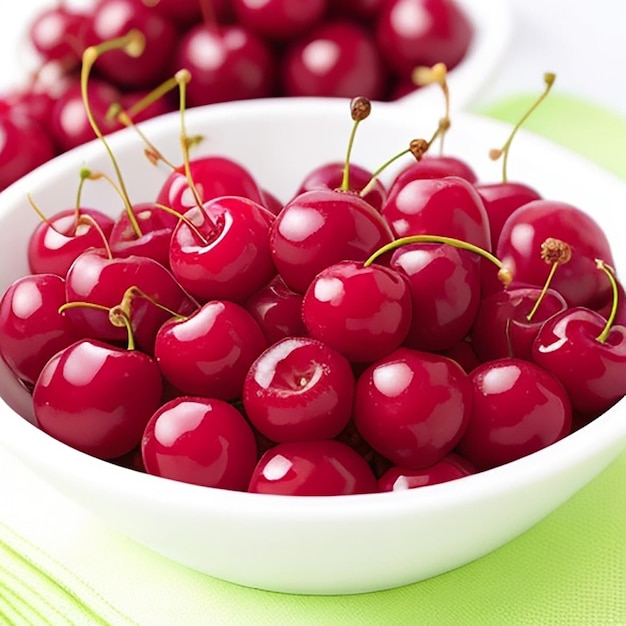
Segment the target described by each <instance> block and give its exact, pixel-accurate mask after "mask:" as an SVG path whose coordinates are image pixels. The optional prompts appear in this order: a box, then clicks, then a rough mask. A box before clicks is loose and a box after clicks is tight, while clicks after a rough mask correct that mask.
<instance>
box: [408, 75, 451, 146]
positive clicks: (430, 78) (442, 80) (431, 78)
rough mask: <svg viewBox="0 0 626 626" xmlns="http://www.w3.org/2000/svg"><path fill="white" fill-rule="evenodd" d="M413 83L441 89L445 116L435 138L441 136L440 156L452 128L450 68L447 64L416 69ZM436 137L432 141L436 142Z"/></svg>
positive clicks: (440, 122)
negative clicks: (437, 86)
mask: <svg viewBox="0 0 626 626" xmlns="http://www.w3.org/2000/svg"><path fill="white" fill-rule="evenodd" d="M412 80H413V83H414V84H415V85H416V86H417V87H424V86H426V85H431V84H433V83H437V84H438V85H439V87H441V91H442V92H443V99H444V114H443V117H442V118H441V119H440V120H439V128H438V130H437V133H436V134H435V137H437V136H439V137H440V140H439V154H440V155H441V154H443V151H444V150H443V148H444V145H443V143H444V138H445V135H446V132H448V129H449V128H450V88H449V87H448V68H447V66H446V64H445V63H435V65H433V66H432V67H424V66H419V67H416V68H415V70H414V71H413V74H412ZM435 137H433V139H432V140H431V143H432V141H434V139H435Z"/></svg>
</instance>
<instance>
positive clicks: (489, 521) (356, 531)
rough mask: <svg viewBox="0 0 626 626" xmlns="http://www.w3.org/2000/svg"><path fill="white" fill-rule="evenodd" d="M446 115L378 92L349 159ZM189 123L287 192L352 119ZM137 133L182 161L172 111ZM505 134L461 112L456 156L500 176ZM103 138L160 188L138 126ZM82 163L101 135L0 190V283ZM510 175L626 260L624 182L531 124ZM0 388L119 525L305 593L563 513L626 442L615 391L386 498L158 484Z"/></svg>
mask: <svg viewBox="0 0 626 626" xmlns="http://www.w3.org/2000/svg"><path fill="white" fill-rule="evenodd" d="M439 115H440V111H439V109H438V108H437V109H428V108H423V109H422V110H419V111H416V110H415V109H414V107H413V106H411V107H407V106H400V105H398V104H397V103H393V104H386V103H385V104H382V103H381V104H377V103H375V104H374V107H373V110H372V114H371V115H370V118H369V119H368V120H367V121H365V122H364V123H363V124H362V125H361V127H360V129H359V134H358V136H357V140H356V144H355V148H354V158H353V160H354V162H355V163H359V164H362V165H364V166H366V167H370V168H372V167H375V166H377V165H379V164H380V163H382V162H383V161H385V160H386V159H387V158H388V157H389V156H390V155H392V154H394V153H395V152H397V151H399V150H400V149H402V148H403V147H405V146H406V145H407V141H408V139H409V138H411V137H413V136H429V135H430V132H431V131H432V128H433V127H434V125H435V124H436V122H437V120H438V118H439ZM186 119H187V128H188V132H189V133H190V134H204V135H205V136H206V140H205V142H204V143H203V144H202V147H201V149H202V150H203V151H206V152H214V153H220V154H223V155H227V156H230V157H232V158H235V159H237V160H239V161H241V162H242V163H244V164H246V165H247V166H248V167H249V168H250V169H251V171H252V172H253V174H254V175H255V176H256V177H257V178H258V180H259V181H261V183H262V185H263V186H264V187H266V188H268V189H269V190H271V191H273V192H274V193H275V194H277V195H278V196H279V197H281V198H283V199H286V198H288V197H289V196H290V195H291V194H292V193H293V191H294V190H295V188H296V186H297V183H298V182H299V180H300V179H301V178H302V177H303V176H304V175H305V173H307V172H308V171H309V170H310V169H311V168H312V167H314V166H316V165H319V164H321V163H323V162H326V161H329V160H336V159H338V158H339V159H340V158H342V157H343V155H344V153H345V145H346V140H347V137H348V135H349V132H350V128H351V123H352V122H351V120H350V117H349V111H348V103H347V101H344V100H318V99H296V100H287V99H282V100H270V101H262V100H261V101H249V102H239V103H229V104H224V105H214V106H212V107H206V108H198V109H194V110H191V111H189V112H188V115H187V118H186ZM143 128H144V131H145V132H146V133H147V135H148V136H149V137H150V138H151V139H152V141H153V142H154V143H155V144H156V145H157V146H159V147H160V148H161V149H162V151H163V152H164V154H166V155H167V156H168V157H169V158H171V159H173V160H180V149H179V117H178V115H177V114H172V115H169V116H166V117H164V118H160V119H154V120H151V121H150V122H148V123H146V124H145V125H144V127H143ZM508 132H509V128H508V127H507V126H506V125H504V124H501V123H496V122H493V121H488V120H485V119H481V118H478V117H474V116H471V115H466V114H456V116H455V117H454V119H453V126H452V130H451V131H450V134H449V137H448V138H447V140H446V149H447V153H448V154H451V155H458V156H461V157H462V158H465V159H467V160H468V161H469V162H470V163H471V164H472V166H473V167H474V168H475V169H476V171H477V172H478V173H479V175H480V176H481V178H482V179H483V180H495V179H497V178H498V177H499V172H500V165H499V164H498V163H493V162H491V161H489V159H488V156H487V153H488V150H489V149H490V148H491V147H493V146H499V145H501V144H502V142H503V141H504V139H505V138H506V136H507V135H508ZM109 141H110V145H111V147H112V150H113V152H114V154H115V155H117V157H118V159H119V162H120V166H121V168H122V171H123V172H125V179H126V182H127V185H128V189H129V193H130V195H131V198H132V199H133V200H134V201H141V200H145V199H150V198H153V197H154V194H155V190H156V188H157V185H158V184H159V183H161V182H162V180H163V179H164V177H165V172H164V171H163V170H160V169H158V168H154V167H153V166H151V165H149V164H148V163H147V161H146V160H145V159H144V158H143V156H142V149H143V146H142V143H141V141H140V140H139V139H138V137H137V136H136V134H135V133H134V131H132V130H125V131H122V132H120V133H118V134H116V135H114V136H112V137H111V138H110V140H109ZM407 162H408V161H403V162H402V163H407ZM83 163H85V164H87V165H89V167H90V168H91V169H92V170H106V171H108V172H111V167H110V163H109V160H108V158H107V156H106V154H105V151H104V149H103V147H102V146H101V145H100V144H99V143H97V142H94V143H91V144H88V145H86V146H83V147H80V148H78V149H76V150H74V151H72V152H69V153H66V154H64V155H62V156H60V157H58V158H57V159H55V160H54V161H52V162H50V163H47V164H45V165H43V166H42V167H41V168H39V169H38V170H36V171H34V172H32V173H31V174H29V175H28V176H27V177H25V178H24V179H22V180H20V181H18V182H17V183H15V184H14V185H13V186H11V187H10V188H9V189H7V190H6V191H4V192H3V193H2V194H1V195H0V258H1V259H2V261H1V262H0V289H2V290H4V289H5V288H6V286H7V285H8V284H9V282H10V281H12V280H14V279H15V278H17V277H18V276H20V275H23V274H24V273H26V272H27V265H26V255H25V248H26V240H27V237H28V235H29V233H30V231H31V229H32V228H33V227H34V226H35V224H36V223H37V219H38V218H37V216H36V215H35V214H34V212H33V211H32V209H31V208H30V207H29V206H28V204H27V202H26V199H25V198H26V194H27V193H31V194H32V196H33V198H34V199H35V201H36V202H38V203H39V204H40V206H41V208H42V210H43V211H44V212H46V213H47V214H51V213H53V212H54V211H56V210H59V209H62V208H66V207H67V206H72V204H73V202H74V195H75V190H76V185H77V183H78V174H79V170H80V167H81V165H82V164H83ZM400 165H401V164H399V166H400ZM509 176H510V178H511V179H517V180H523V181H525V182H527V183H528V184H531V185H533V186H534V187H536V188H537V189H538V190H539V191H540V192H541V193H542V194H543V195H544V196H545V197H549V198H554V199H560V200H564V201H567V202H571V203H573V204H575V205H577V206H579V207H580V208H582V209H584V210H587V211H589V212H591V213H592V215H593V216H594V217H595V218H596V219H597V220H598V222H599V223H600V224H601V226H602V227H603V228H604V229H605V230H606V232H607V233H608V237H609V239H610V240H611V242H612V244H613V248H614V254H615V261H616V265H617V267H618V268H625V267H626V258H625V257H626V248H625V247H624V246H623V245H621V241H620V233H621V232H623V226H624V224H623V218H622V217H620V216H622V215H623V207H624V206H626V186H624V184H622V183H621V182H619V181H618V180H617V179H615V178H614V177H613V176H611V175H609V174H607V173H605V172H603V171H601V170H600V169H598V168H597V167H595V166H594V165H592V164H590V163H587V162H586V161H584V160H582V159H580V158H578V157H576V156H574V155H572V154H570V153H568V152H567V151H565V150H563V149H560V148H558V147H556V146H554V145H551V144H550V143H548V142H546V141H544V140H541V139H540V138H538V137H535V136H533V135H530V134H528V133H525V132H521V133H520V134H519V135H518V136H517V138H516V140H515V144H514V149H513V152H512V154H511V158H510V162H509ZM85 204H86V205H90V204H91V205H93V206H98V207H108V208H109V209H110V210H114V211H118V210H119V200H118V199H117V198H116V196H115V195H114V194H113V192H111V193H108V191H107V186H106V185H99V184H93V185H87V186H86V195H85ZM620 220H622V221H621V222H620ZM0 365H1V364H0ZM0 395H1V396H2V397H3V398H4V400H3V401H0V443H2V444H3V445H4V446H6V448H8V449H9V450H10V451H12V452H13V453H14V454H15V455H17V457H19V458H20V459H21V460H22V461H23V462H24V463H25V464H26V465H27V466H28V467H30V468H32V469H33V470H34V471H35V472H36V473H38V474H39V475H40V476H41V477H43V479H44V480H45V481H47V482H48V483H49V484H51V485H53V486H55V487H56V488H57V489H58V490H60V491H61V492H63V493H65V494H67V495H69V496H70V497H71V498H73V499H74V500H75V501H76V502H78V503H80V504H81V505H83V506H84V507H86V508H87V509H88V510H90V511H91V512H93V513H94V514H95V515H96V516H98V517H99V518H101V519H102V520H104V521H105V522H106V523H107V524H109V525H110V526H111V527H113V528H115V529H117V530H118V531H121V532H122V533H125V534H126V535H128V536H129V537H132V538H133V539H135V540H137V541H138V542H140V543H142V544H144V545H145V546H148V547H149V548H152V549H153V550H155V551H157V552H159V553H161V554H163V555H165V556H167V557H169V558H171V559H173V560H175V561H178V562H180V563H183V564H185V565H187V566H189V567H191V568H194V569H197V570H200V571H202V572H205V573H207V574H210V575H213V576H216V577H218V578H222V579H225V580H228V581H233V582H236V583H240V584H243V585H248V586H253V587H258V588H262V589H268V590H275V591H283V592H296V593H307V594H345V593H356V592H365V591H372V590H380V589H385V588H391V587H395V586H399V585H404V584H407V583H411V582H415V581H419V580H422V579H425V578H427V577H430V576H434V575H436V574H440V573H442V572H445V571H447V570H450V569H453V568H455V567H458V566H460V565H463V564H465V563H468V562H469V561H472V560H474V559H477V558H479V557H481V556H482V555H485V554H486V553H488V552H490V551H492V550H494V549H495V548H498V547H499V546H501V545H503V544H504V543H506V542H508V541H509V540H511V539H512V538H514V537H516V536H517V535H519V534H520V533H522V532H523V531H525V530H526V529H528V528H530V527H531V526H532V525H533V524H535V523H536V522H538V521H539V520H541V519H542V518H543V517H544V516H546V515H547V514H548V513H550V512H551V511H553V510H554V509H556V508H557V507H558V506H559V505H560V504H562V503H563V502H564V501H566V500H567V499H568V498H569V497H570V496H572V495H573V494H574V493H575V492H576V491H578V490H579V489H580V488H581V487H582V486H583V485H585V484H586V483H587V482H588V481H589V480H590V479H592V478H593V477H594V476H596V475H597V474H598V473H599V472H601V471H602V470H603V469H604V468H605V467H606V466H607V465H608V464H609V463H610V462H611V461H612V460H613V459H615V458H616V457H617V456H618V454H619V453H620V452H621V451H622V450H623V449H624V448H625V447H626V404H625V402H624V401H622V402H620V403H618V404H617V405H616V406H614V407H613V408H612V409H611V410H610V411H608V412H607V413H605V414H604V415H602V416H601V417H600V418H598V419H597V420H596V421H594V422H593V423H591V424H589V425H588V426H586V427H585V428H583V429H581V430H579V431H577V432H575V433H573V434H572V435H570V436H568V437H567V438H565V439H563V440H561V441H559V442H558V443H556V444H554V445H552V446H551V447H549V448H546V449H544V450H542V451H540V452H537V453H535V454H532V455H530V456H528V457H525V458H523V459H520V460H518V461H515V462H513V463H510V464H508V465H505V466H502V467H499V468H496V469H493V470H489V471H486V472H483V473H480V474H476V475H473V476H469V477H466V478H463V479H461V480H458V481H453V482H449V483H445V484H441V485H435V486H429V487H424V488H421V489H414V490H410V491H405V492H395V493H384V494H368V495H358V496H340V497H308V498H307V497H284V496H282V497H281V496H266V495H258V494H246V493H238V492H230V491H221V490H216V489H210V488H204V487H199V486H194V485H189V484H183V483H177V482H174V481H170V480H164V479H161V478H158V477H154V476H149V475H146V474H142V473H139V472H135V471H131V470H127V469H124V468H121V467H118V466H116V465H113V464H110V463H107V462H103V461H100V460H97V459H95V458H91V457H89V456H87V455H85V454H82V453H80V452H77V451H75V450H73V449H71V448H69V447H67V446H65V445H63V444H61V443H59V442H57V441H55V440H54V439H52V438H50V437H49V436H47V435H46V434H44V433H43V432H41V431H40V430H38V429H37V428H36V427H35V426H33V425H32V424H31V423H30V422H29V421H28V419H23V417H21V416H20V413H21V414H22V415H24V416H26V417H27V418H28V417H29V416H30V414H31V410H30V402H29V397H28V395H27V394H26V393H25V392H24V390H23V389H22V388H21V387H20V386H19V385H18V384H16V383H15V382H14V380H13V378H12V377H11V376H10V375H9V374H8V372H7V370H6V368H5V367H3V366H2V367H1V368H0Z"/></svg>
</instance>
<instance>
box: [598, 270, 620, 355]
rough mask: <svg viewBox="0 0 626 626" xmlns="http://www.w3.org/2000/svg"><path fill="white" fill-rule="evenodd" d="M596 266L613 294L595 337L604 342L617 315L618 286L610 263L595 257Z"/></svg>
mask: <svg viewBox="0 0 626 626" xmlns="http://www.w3.org/2000/svg"><path fill="white" fill-rule="evenodd" d="M596 267H597V268H598V269H599V270H601V271H602V272H604V273H605V274H606V276H607V278H608V279H609V282H610V283H611V292H612V295H613V303H612V305H611V312H610V313H609V317H608V319H607V320H606V324H605V326H604V328H603V329H602V332H601V333H600V334H599V335H598V336H597V337H596V340H597V341H599V342H600V343H604V342H605V341H606V340H607V338H608V336H609V333H610V332H611V328H612V327H613V323H614V322H615V317H616V316H617V307H618V306H619V288H618V286H617V280H616V279H615V270H614V269H613V268H612V267H611V266H610V265H608V264H607V263H605V262H604V261H603V260H602V259H596Z"/></svg>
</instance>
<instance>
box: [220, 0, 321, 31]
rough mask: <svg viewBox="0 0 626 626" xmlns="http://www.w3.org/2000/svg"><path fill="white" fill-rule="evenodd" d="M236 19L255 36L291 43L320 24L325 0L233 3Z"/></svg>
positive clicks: (238, 1)
mask: <svg viewBox="0 0 626 626" xmlns="http://www.w3.org/2000/svg"><path fill="white" fill-rule="evenodd" d="M232 4H233V9H234V10H235V16H236V18H237V20H238V21H239V23H240V24H243V25H245V26H247V27H248V28H250V29H251V30H253V31H254V32H256V34H257V35H259V36H260V37H263V38H267V39H274V40H283V41H284V40H293V39H294V38H296V37H298V36H299V35H301V34H302V33H304V32H305V31H307V30H308V29H310V28H311V27H312V26H314V25H315V24H317V23H318V22H320V21H321V19H322V17H323V16H324V13H325V12H326V9H327V7H328V4H329V2H328V0H309V1H308V2H301V0H266V1H265V2H256V1H254V0H233V3H232Z"/></svg>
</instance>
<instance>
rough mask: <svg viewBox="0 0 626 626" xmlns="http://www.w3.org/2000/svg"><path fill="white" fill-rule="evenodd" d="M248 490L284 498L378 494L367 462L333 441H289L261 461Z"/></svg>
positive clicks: (271, 449)
mask: <svg viewBox="0 0 626 626" xmlns="http://www.w3.org/2000/svg"><path fill="white" fill-rule="evenodd" d="M248 491H249V492H251V493H267V494H275V495H282V496H347V495H352V494H359V493H375V492H376V491H377V486H376V477H375V476H374V473H373V472H372V470H371V469H370V466H369V465H368V464H367V462H366V461H365V459H364V458H363V457H362V456H360V455H359V453H358V452H355V451H354V450H353V449H352V448H351V447H350V446H348V445H346V444H345V443H341V442H340V441H335V440H334V439H328V440H318V441H289V442H285V443H279V444H277V445H276V446H274V447H272V448H270V449H269V450H268V451H267V452H265V454H263V456H262V457H261V459H260V460H259V462H258V463H257V465H256V467H255V469H254V471H253V473H252V478H251V480H250V485H249V487H248Z"/></svg>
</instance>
